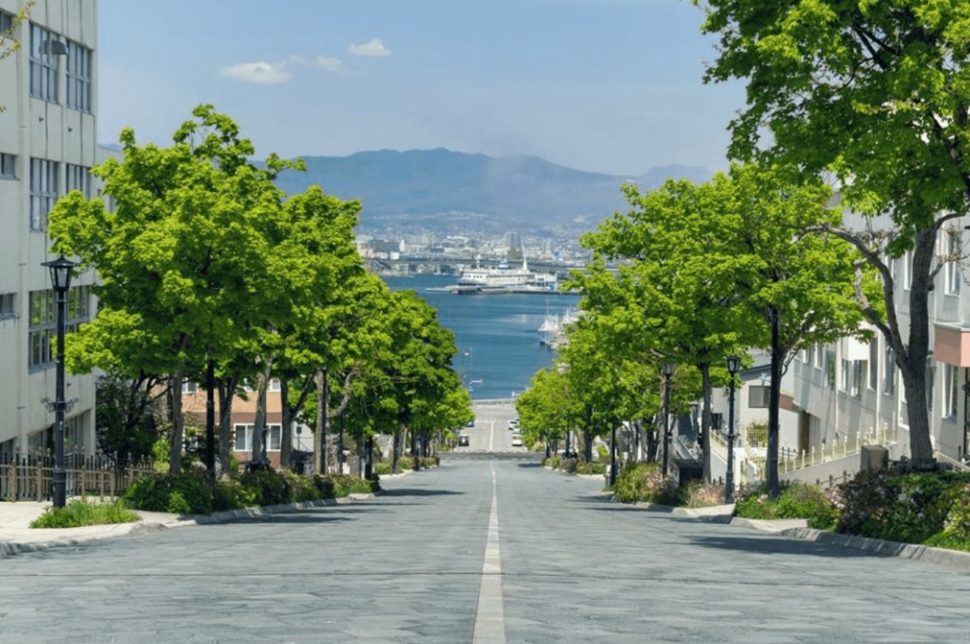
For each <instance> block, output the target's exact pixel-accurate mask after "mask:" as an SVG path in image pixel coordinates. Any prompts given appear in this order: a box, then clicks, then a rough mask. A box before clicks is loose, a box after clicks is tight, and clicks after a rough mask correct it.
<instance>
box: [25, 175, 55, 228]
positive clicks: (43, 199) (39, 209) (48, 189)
mask: <svg viewBox="0 0 970 644" xmlns="http://www.w3.org/2000/svg"><path fill="white" fill-rule="evenodd" d="M55 201H57V162H56V161H48V160H47V159H31V160H30V229H31V230H34V231H44V230H47V214H48V213H49V212H50V211H51V208H53V207H54V202H55Z"/></svg>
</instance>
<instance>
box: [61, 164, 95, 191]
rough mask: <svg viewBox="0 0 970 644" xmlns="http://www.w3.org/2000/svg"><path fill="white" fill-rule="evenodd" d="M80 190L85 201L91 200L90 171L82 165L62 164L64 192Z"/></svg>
mask: <svg viewBox="0 0 970 644" xmlns="http://www.w3.org/2000/svg"><path fill="white" fill-rule="evenodd" d="M71 190H80V191H81V194H82V195H84V198H85V199H90V198H91V171H90V170H89V169H88V168H85V167H84V166H83V165H74V164H72V163H65V164H64V192H65V193H68V192H70V191H71Z"/></svg>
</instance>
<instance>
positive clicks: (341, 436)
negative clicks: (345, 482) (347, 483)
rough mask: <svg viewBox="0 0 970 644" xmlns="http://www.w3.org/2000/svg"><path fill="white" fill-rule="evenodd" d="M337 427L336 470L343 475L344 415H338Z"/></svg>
mask: <svg viewBox="0 0 970 644" xmlns="http://www.w3.org/2000/svg"><path fill="white" fill-rule="evenodd" d="M338 426H339V428H340V433H339V434H337V469H338V470H339V473H340V474H343V473H344V461H345V457H344V415H343V414H340V417H339V423H338Z"/></svg>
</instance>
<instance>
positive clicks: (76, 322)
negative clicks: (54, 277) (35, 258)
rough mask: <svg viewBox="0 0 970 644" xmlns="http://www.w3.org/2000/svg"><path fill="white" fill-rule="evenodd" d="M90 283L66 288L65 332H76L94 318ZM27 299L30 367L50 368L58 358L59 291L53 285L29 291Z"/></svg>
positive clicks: (32, 369)
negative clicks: (67, 289) (92, 315)
mask: <svg viewBox="0 0 970 644" xmlns="http://www.w3.org/2000/svg"><path fill="white" fill-rule="evenodd" d="M91 294H92V289H91V286H90V285H86V284H82V285H78V286H72V287H71V289H70V290H69V291H68V292H67V307H66V309H67V311H66V317H65V319H64V332H65V334H67V333H73V332H74V331H77V330H78V328H80V326H81V325H82V324H84V323H85V322H89V321H90V320H91ZM27 297H28V300H27V315H28V319H27V370H28V372H31V373H33V372H36V371H43V370H45V369H49V368H51V367H52V366H54V364H55V363H56V362H57V294H56V293H55V292H54V290H53V289H42V290H39V291H30V293H29V294H28V296H27Z"/></svg>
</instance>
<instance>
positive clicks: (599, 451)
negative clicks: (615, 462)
mask: <svg viewBox="0 0 970 644" xmlns="http://www.w3.org/2000/svg"><path fill="white" fill-rule="evenodd" d="M596 456H598V457H599V459H600V460H601V461H608V460H610V450H608V449H607V448H606V446H605V445H597V446H596Z"/></svg>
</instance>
